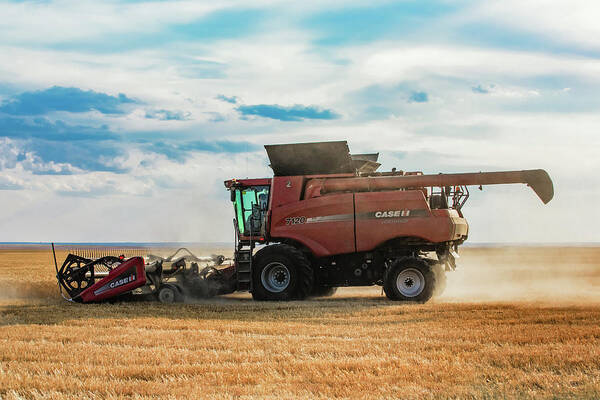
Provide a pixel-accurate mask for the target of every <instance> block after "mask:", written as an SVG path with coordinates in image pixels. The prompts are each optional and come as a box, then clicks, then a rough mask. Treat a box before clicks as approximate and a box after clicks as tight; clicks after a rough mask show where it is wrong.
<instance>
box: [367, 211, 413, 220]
mask: <svg viewBox="0 0 600 400" xmlns="http://www.w3.org/2000/svg"><path fill="white" fill-rule="evenodd" d="M408 216H410V210H393V211H377V212H375V218H398V217H408Z"/></svg>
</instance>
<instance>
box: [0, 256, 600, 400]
mask: <svg viewBox="0 0 600 400" xmlns="http://www.w3.org/2000/svg"><path fill="white" fill-rule="evenodd" d="M207 253H210V252H207ZM599 256H600V248H596V247H564V248H553V247H518V248H517V247H512V248H503V247H488V248H465V249H463V252H462V258H461V260H460V270H459V271H456V272H455V273H452V274H450V275H449V282H448V289H447V291H446V293H445V294H444V295H443V296H442V297H440V298H438V299H436V300H434V301H432V302H430V303H428V304H424V305H416V304H398V303H393V302H390V301H388V300H387V299H386V298H385V297H384V296H381V292H380V289H379V288H358V289H357V288H352V289H344V290H340V291H338V294H336V295H335V296H334V297H332V298H326V299H314V300H310V301H304V302H290V303H256V302H253V301H251V299H250V297H249V295H247V294H239V295H231V296H225V297H221V298H218V299H212V300H207V301H200V302H197V303H194V304H175V305H161V304H157V303H146V302H135V303H121V304H100V305H80V304H69V303H66V302H65V301H63V300H62V299H60V297H59V295H58V291H57V290H56V283H55V281H54V276H53V275H54V270H53V265H52V261H51V256H50V253H49V252H48V250H47V249H39V248H32V247H27V248H12V249H8V248H5V249H3V250H0V396H1V397H2V399H17V398H55V399H70V398H73V399H75V398H77V399H80V398H111V399H112V398H125V397H135V398H140V399H146V398H148V399H155V398H232V397H234V398H264V397H267V398H286V399H287V398H415V399H417V398H498V397H501V398H515V397H517V398H529V397H532V398H599V397H600V263H599V262H598V259H599ZM62 258H63V256H62V255H60V256H59V259H60V260H62Z"/></svg>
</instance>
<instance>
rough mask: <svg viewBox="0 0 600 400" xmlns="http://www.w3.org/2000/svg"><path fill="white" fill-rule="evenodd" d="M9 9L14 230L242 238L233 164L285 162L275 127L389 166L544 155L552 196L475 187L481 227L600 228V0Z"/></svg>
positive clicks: (1, 75)
mask: <svg viewBox="0 0 600 400" xmlns="http://www.w3.org/2000/svg"><path fill="white" fill-rule="evenodd" d="M0 12H1V14H2V15H3V18H2V20H1V21H0V54H2V55H3V56H2V59H1V61H0V206H1V207H2V210H3V213H2V214H1V215H0V241H49V240H56V241H119V240H122V241H177V240H181V241H226V240H230V238H231V232H230V220H231V218H232V216H231V210H230V207H231V205H230V204H229V202H228V197H227V193H226V192H225V190H224V189H223V187H222V181H223V180H225V179H228V178H231V177H246V176H269V175H270V173H271V171H270V169H269V167H268V161H267V159H266V155H265V152H264V149H263V147H262V146H263V145H264V144H269V143H289V142H306V141H318V140H341V139H346V140H348V141H349V143H350V146H351V149H352V150H353V151H354V152H376V151H379V152H380V153H381V160H382V161H383V169H391V168H392V167H397V168H400V169H404V170H422V171H424V172H429V173H437V172H442V171H443V172H461V171H471V170H474V171H480V170H502V169H526V168H545V169H546V170H548V172H549V173H550V174H551V175H552V177H553V178H554V181H555V185H556V193H557V194H556V198H555V200H554V201H553V202H552V203H550V205H548V206H545V207H544V206H541V204H538V202H537V199H536V198H535V197H534V196H533V195H532V193H530V192H529V191H528V190H525V189H524V188H522V187H502V188H487V189H486V190H484V191H483V192H476V193H473V195H472V199H471V200H470V204H468V206H467V208H466V213H467V216H468V217H469V221H470V223H471V240H473V241H479V242H490V241H503V242H506V241H509V242H512V241H526V242H546V241H555V242H565V241H600V233H598V231H597V229H595V227H594V223H593V221H596V220H598V219H600V211H598V210H596V209H592V210H590V209H589V208H588V207H587V205H586V204H587V203H586V202H585V199H589V198H596V197H598V196H600V189H599V188H600V179H599V178H598V176H597V171H598V170H599V168H598V167H599V166H600V163H599V162H598V161H597V151H598V148H599V147H600V146H599V145H600V139H599V134H598V132H599V131H600V130H599V129H598V128H600V113H598V111H599V110H600V96H598V94H597V93H599V89H600V39H598V38H600V25H599V24H597V22H596V21H597V19H598V17H600V6H598V5H596V4H594V2H589V1H581V0H576V1H572V2H568V3H567V2H561V1H551V0H540V1H535V2H534V1H531V2H523V1H517V0H506V1H502V2H500V1H497V2H496V1H493V2H491V1H490V2H475V1H467V0H464V1H443V0H439V1H369V2H367V1H343V2H342V1H332V2H327V4H324V3H323V2H317V1H310V0H309V1H305V2H301V3H298V2H293V1H270V0H261V1H256V2H243V1H236V0H230V1H224V2H203V1H197V2H184V1H172V2H163V1H148V2H145V1H107V2H95V1H88V0H83V1H67V0H64V1H44V2H39V1H0ZM584 209H585V212H584ZM490 210H494V212H490ZM84 221H85V223H82V222H84Z"/></svg>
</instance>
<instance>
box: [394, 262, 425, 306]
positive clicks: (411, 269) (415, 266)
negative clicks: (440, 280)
mask: <svg viewBox="0 0 600 400" xmlns="http://www.w3.org/2000/svg"><path fill="white" fill-rule="evenodd" d="M435 286H436V276H435V274H434V272H433V269H432V267H430V265H429V263H427V262H426V261H425V260H423V259H420V258H416V257H403V258H399V259H398V260H395V261H394V262H393V263H392V265H391V266H390V267H389V269H388V270H387V272H386V274H385V278H384V282H383V290H384V292H385V294H386V296H387V297H388V299H390V300H396V301H398V300H399V301H416V302H419V303H425V302H426V301H428V300H429V299H431V296H432V295H433V293H434V288H435Z"/></svg>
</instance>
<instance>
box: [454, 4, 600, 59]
mask: <svg viewBox="0 0 600 400" xmlns="http://www.w3.org/2000/svg"><path fill="white" fill-rule="evenodd" d="M598 15H600V3H598V2H596V1H589V0H571V1H561V0H529V1H520V0H502V1H497V0H496V1H485V2H479V3H475V4H474V8H473V9H472V10H469V11H466V12H465V13H464V15H463V17H462V18H461V20H462V21H467V20H468V21H476V22H481V23H490V22H495V23H499V24H501V25H503V26H505V27H511V28H517V29H519V30H521V31H523V32H530V33H534V34H537V35H540V36H542V37H543V38H544V39H545V40H548V41H552V42H558V43H564V44H570V45H575V46H580V47H583V48H587V49H591V50H600V41H599V40H598V37H600V24H598Z"/></svg>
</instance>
